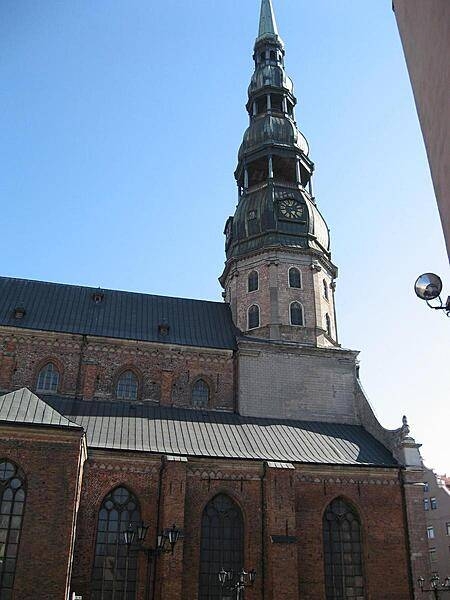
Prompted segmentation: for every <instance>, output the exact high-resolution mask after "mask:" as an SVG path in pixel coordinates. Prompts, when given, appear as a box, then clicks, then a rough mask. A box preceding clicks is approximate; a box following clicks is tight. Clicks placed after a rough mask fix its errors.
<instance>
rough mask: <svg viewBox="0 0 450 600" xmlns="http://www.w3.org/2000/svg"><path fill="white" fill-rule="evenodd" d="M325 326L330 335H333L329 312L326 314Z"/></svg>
mask: <svg viewBox="0 0 450 600" xmlns="http://www.w3.org/2000/svg"><path fill="white" fill-rule="evenodd" d="M325 327H326V329H327V333H328V335H329V336H330V337H331V319H330V315H329V314H328V313H327V314H326V315H325Z"/></svg>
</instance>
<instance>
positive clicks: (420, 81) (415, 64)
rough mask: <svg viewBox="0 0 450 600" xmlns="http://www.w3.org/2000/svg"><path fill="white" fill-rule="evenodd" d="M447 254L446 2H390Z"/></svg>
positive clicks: (449, 15) (449, 73)
mask: <svg viewBox="0 0 450 600" xmlns="http://www.w3.org/2000/svg"><path fill="white" fill-rule="evenodd" d="M393 8H394V12H395V17H396V19H397V25H398V29H399V32H400V37H401V40H402V44H403V50H404V53H405V57H406V64H407V66H408V71H409V77H410V79H411V84H412V88H413V92H414V99H415V101H416V106H417V112H418V115H419V120H420V125H421V127H422V134H423V138H424V141H425V147H426V150H427V155H428V162H429V164H430V170H431V177H432V179H433V185H434V191H435V194H436V200H437V203H438V208H439V214H440V216H441V222H442V229H443V231H444V237H445V241H446V244H447V252H448V255H449V258H450V168H449V164H450V98H449V93H448V90H449V88H450V58H449V57H450V4H449V2H448V0H432V1H430V2H423V0H393Z"/></svg>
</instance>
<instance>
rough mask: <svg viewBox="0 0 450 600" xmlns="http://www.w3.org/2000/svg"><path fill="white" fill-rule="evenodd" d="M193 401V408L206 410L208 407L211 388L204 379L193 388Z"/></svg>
mask: <svg viewBox="0 0 450 600" xmlns="http://www.w3.org/2000/svg"><path fill="white" fill-rule="evenodd" d="M191 401H192V406H197V407H198V408H205V407H207V406H208V402H209V387H208V384H207V383H206V382H205V381H203V379H199V380H198V381H196V382H195V383H194V385H193V386H192V396H191Z"/></svg>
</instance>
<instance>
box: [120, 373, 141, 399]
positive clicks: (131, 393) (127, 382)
mask: <svg viewBox="0 0 450 600" xmlns="http://www.w3.org/2000/svg"><path fill="white" fill-rule="evenodd" d="M137 395H138V379H137V377H136V375H135V374H134V373H133V371H124V372H123V373H122V374H121V375H120V377H119V379H118V381H117V389H116V396H117V398H118V399H119V400H137Z"/></svg>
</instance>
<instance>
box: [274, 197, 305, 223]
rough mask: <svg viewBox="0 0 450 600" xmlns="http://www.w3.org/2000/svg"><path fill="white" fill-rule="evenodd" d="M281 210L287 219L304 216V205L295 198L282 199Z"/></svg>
mask: <svg viewBox="0 0 450 600" xmlns="http://www.w3.org/2000/svg"><path fill="white" fill-rule="evenodd" d="M279 210H280V214H281V216H282V217H284V218H285V219H301V218H302V216H303V206H302V205H301V204H300V203H299V202H297V200H294V198H286V199H285V200H281V202H280V204H279Z"/></svg>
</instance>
